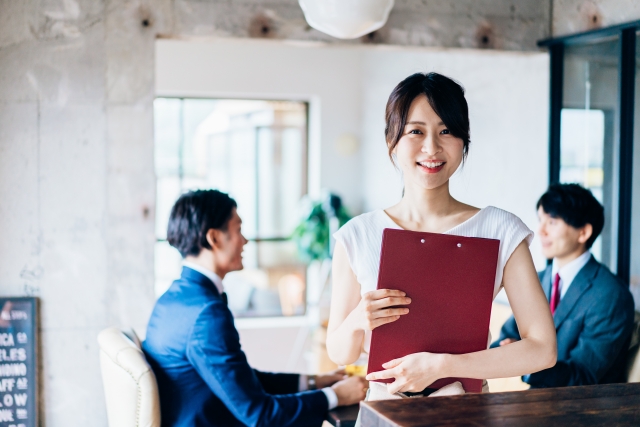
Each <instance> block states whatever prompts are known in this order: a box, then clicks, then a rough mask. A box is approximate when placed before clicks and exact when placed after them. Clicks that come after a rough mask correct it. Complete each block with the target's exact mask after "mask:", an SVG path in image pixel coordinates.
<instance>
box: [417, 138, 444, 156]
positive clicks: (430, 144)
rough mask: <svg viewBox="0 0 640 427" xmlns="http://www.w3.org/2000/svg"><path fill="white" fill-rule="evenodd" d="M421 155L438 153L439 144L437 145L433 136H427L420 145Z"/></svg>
mask: <svg viewBox="0 0 640 427" xmlns="http://www.w3.org/2000/svg"><path fill="white" fill-rule="evenodd" d="M421 151H422V152H423V153H426V154H436V153H439V152H440V144H439V143H438V138H436V137H435V136H433V135H427V136H426V137H425V139H424V142H423V143H422V150H421Z"/></svg>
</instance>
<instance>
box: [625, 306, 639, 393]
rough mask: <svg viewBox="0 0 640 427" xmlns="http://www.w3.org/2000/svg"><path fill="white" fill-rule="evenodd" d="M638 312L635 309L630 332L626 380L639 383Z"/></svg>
mask: <svg viewBox="0 0 640 427" xmlns="http://www.w3.org/2000/svg"><path fill="white" fill-rule="evenodd" d="M639 349H640V312H638V311H636V316H635V321H634V322H633V332H632V333H631V344H630V345H629V353H627V382H628V383H640V352H639V351H638V350H639Z"/></svg>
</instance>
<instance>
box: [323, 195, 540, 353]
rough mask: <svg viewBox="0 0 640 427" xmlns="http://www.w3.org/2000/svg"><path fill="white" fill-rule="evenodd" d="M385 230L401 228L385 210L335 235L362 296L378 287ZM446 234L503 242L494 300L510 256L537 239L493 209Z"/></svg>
mask: <svg viewBox="0 0 640 427" xmlns="http://www.w3.org/2000/svg"><path fill="white" fill-rule="evenodd" d="M385 228H395V229H401V227H400V226H398V224H396V223H395V222H394V221H393V220H392V219H391V217H389V215H387V213H386V212H385V211H384V210H382V209H379V210H375V211H373V212H369V213H365V214H362V215H359V216H357V217H355V218H353V219H352V220H350V221H349V222H347V223H346V224H345V225H343V226H342V227H341V228H340V230H338V231H337V232H336V233H334V237H335V239H336V241H337V242H340V243H341V244H342V245H343V246H344V248H345V249H346V252H347V257H348V258H349V265H350V266H351V270H353V273H354V274H355V276H356V278H357V280H358V283H359V284H360V293H361V294H364V293H366V292H370V291H374V290H375V289H376V287H377V285H378V269H379V264H380V250H381V248H382V232H383V230H384V229H385ZM443 234H452V235H456V236H464V237H483V238H486V239H497V240H500V251H499V254H498V266H497V270H496V281H495V285H494V288H493V297H494V298H495V297H496V295H497V294H498V292H499V291H500V288H501V287H502V275H503V272H504V267H505V265H506V264H507V261H508V260H509V257H511V254H512V253H513V251H514V250H515V249H516V247H518V245H519V244H520V243H521V242H522V241H523V240H525V239H526V241H527V244H531V240H532V239H533V231H531V230H530V229H529V228H528V227H527V226H526V225H525V224H524V223H523V222H522V220H520V218H518V217H517V216H515V215H513V214H512V213H509V212H507V211H503V210H502V209H498V208H496V207H493V206H487V207H486V208H484V209H481V210H480V211H479V212H478V213H476V214H475V215H474V216H472V217H471V218H469V219H468V220H466V221H464V222H463V223H461V224H459V225H457V226H455V227H453V228H452V229H450V230H448V231H446V232H444V233H443ZM367 335H369V334H367ZM369 340H370V336H367V337H366V338H365V349H367V350H368V348H369V345H368V344H369Z"/></svg>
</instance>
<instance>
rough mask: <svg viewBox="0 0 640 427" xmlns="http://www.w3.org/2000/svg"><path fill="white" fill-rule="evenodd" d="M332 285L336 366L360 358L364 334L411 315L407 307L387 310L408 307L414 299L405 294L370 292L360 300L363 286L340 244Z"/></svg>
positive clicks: (331, 346)
mask: <svg viewBox="0 0 640 427" xmlns="http://www.w3.org/2000/svg"><path fill="white" fill-rule="evenodd" d="M332 282H333V288H332V292H331V310H330V312H329V327H328V333H327V351H328V353H329V358H330V359H331V360H333V361H334V362H335V363H337V364H338V365H348V364H350V363H353V362H355V361H356V360H357V359H358V357H360V352H361V351H362V343H363V341H364V333H365V331H371V330H373V329H375V328H377V327H378V326H380V325H384V324H385V323H391V322H395V321H396V320H398V319H399V318H400V316H401V315H403V314H407V313H408V312H409V309H408V308H391V309H389V308H387V307H389V306H398V305H406V304H409V303H410V302H411V299H409V298H406V297H405V295H406V294H405V293H404V292H401V291H397V290H390V289H379V290H376V291H372V292H367V293H366V294H364V295H363V296H362V297H361V296H360V284H359V283H358V280H357V279H356V276H355V274H354V273H353V270H351V266H350V265H349V260H348V257H347V252H346V250H345V248H344V246H342V244H341V243H340V242H336V246H335V249H334V253H333V266H332Z"/></svg>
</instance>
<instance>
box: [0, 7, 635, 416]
mask: <svg viewBox="0 0 640 427" xmlns="http://www.w3.org/2000/svg"><path fill="white" fill-rule="evenodd" d="M638 19H640V3H638V2H637V1H635V0H584V1H583V0H545V1H540V0H500V1H493V0H452V1H429V2H426V1H413V0H396V2H395V5H394V6H393V9H392V10H391V13H390V15H389V19H388V21H387V23H386V24H385V25H384V26H382V27H381V28H379V29H378V30H376V31H374V32H370V33H367V34H365V35H364V36H361V37H356V38H354V39H350V40H342V39H337V38H334V37H332V36H329V35H327V34H325V33H322V32H320V31H318V30H316V29H314V28H312V27H311V26H309V25H308V24H307V22H306V21H305V17H304V15H303V13H302V10H301V8H300V6H299V4H298V2H297V1H295V0H272V1H259V0H242V1H229V0H211V1H206V2H205V1H199V0H146V1H142V0H134V1H123V0H101V1H95V0H48V1H44V2H43V1H35V0H0V196H1V200H2V201H1V202H0V235H1V236H2V239H0V294H1V295H2V296H37V297H39V298H40V302H41V312H40V314H41V320H40V322H41V325H40V329H41V339H42V344H41V353H40V360H41V365H42V366H41V367H42V371H41V372H42V375H41V377H42V387H43V393H42V411H43V412H42V416H43V419H44V420H46V424H47V425H51V426H63V425H65V426H66V425H92V426H101V425H106V416H105V409H104V397H103V391H102V381H101V379H100V371H99V362H98V347H97V342H96V335H97V333H98V332H99V331H100V330H102V329H103V328H105V327H107V326H111V325H114V326H119V327H133V328H134V329H135V330H136V332H138V333H139V335H141V336H142V337H144V332H145V328H146V323H147V321H148V317H149V315H150V313H151V309H152V307H153V304H154V302H155V300H156V299H157V298H158V297H159V296H160V295H161V294H162V293H163V292H164V291H165V290H166V289H167V287H168V286H169V285H170V284H171V282H172V280H174V279H175V278H176V277H177V276H178V275H179V271H180V257H179V254H178V253H177V252H176V251H175V250H174V249H172V248H171V247H170V246H169V245H168V244H167V243H166V240H165V239H166V225H167V220H168V216H169V212H170V209H171V206H172V204H173V203H174V201H175V200H176V199H177V197H178V196H179V195H180V194H181V193H183V192H185V191H188V190H192V189H198V188H216V189H220V190H222V191H225V192H228V193H229V194H230V195H231V196H232V197H233V198H235V199H236V200H237V202H238V213H239V214H240V216H241V217H242V219H243V231H244V233H245V235H246V237H247V238H248V239H249V244H247V246H246V249H245V254H244V257H245V267H246V268H245V270H244V271H242V272H237V273H232V274H230V275H229V276H228V277H227V278H226V279H225V288H226V290H227V292H228V293H229V303H230V308H231V309H232V311H233V312H234V315H235V316H236V326H237V327H238V329H239V332H240V336H241V341H242V345H243V348H244V350H245V352H246V353H247V357H248V359H249V362H250V364H251V365H252V366H254V367H255V368H258V369H263V370H277V371H298V372H309V373H311V372H321V371H326V370H329V369H332V368H333V367H334V365H332V363H331V362H330V361H329V360H328V358H327V357H326V351H325V349H324V340H325V333H326V332H325V331H326V320H327V318H328V304H329V299H330V294H331V281H330V255H331V247H332V240H331V237H330V236H331V234H332V232H333V231H335V230H336V229H337V228H338V227H339V226H340V225H341V224H344V222H346V221H347V220H348V219H349V218H351V217H353V216H356V215H358V214H360V213H363V212H367V211H370V210H373V209H378V208H385V207H388V206H390V205H392V204H394V203H395V202H396V201H397V200H398V199H399V198H400V196H401V176H400V175H399V173H398V172H397V171H396V170H395V169H394V168H393V166H392V164H391V162H390V161H389V158H388V156H387V150H386V146H385V141H384V133H383V132H384V107H385V104H386V101H387V97H388V96H389V93H390V92H391V90H392V89H393V87H394V86H395V85H396V84H397V83H398V82H399V81H400V80H402V79H403V78H404V77H406V76H408V75H409V74H411V73H414V72H428V71H436V72H440V73H442V74H445V75H447V76H450V77H452V78H454V79H456V80H457V81H459V82H460V83H461V84H462V85H463V86H464V87H465V89H466V95H467V100H468V103H469V107H470V119H471V146H470V153H469V158H468V162H467V163H466V164H465V165H464V167H463V168H461V169H460V170H459V171H458V172H457V173H456V175H455V176H454V178H453V179H452V193H453V195H454V196H455V197H457V198H459V199H460V200H463V201H464V202H466V203H469V204H472V205H475V206H478V207H484V206H487V205H493V206H497V207H499V208H502V209H506V210H508V211H511V212H513V213H515V214H516V215H518V216H519V217H520V218H522V220H523V221H524V222H525V223H526V224H527V225H528V226H529V227H530V228H531V229H533V230H536V228H537V218H536V210H535V204H536V201H537V199H538V198H539V196H540V195H541V194H542V193H543V192H544V190H545V189H546V187H547V185H548V183H549V180H550V179H553V177H554V176H557V177H556V178H555V179H559V180H560V181H563V182H578V183H581V184H582V185H585V186H587V187H588V188H590V189H591V190H592V191H593V192H594V194H595V195H596V197H597V198H598V199H599V200H600V201H601V202H602V203H603V204H604V205H605V208H606V216H607V224H606V227H605V230H604V232H603V234H602V236H601V237H600V238H599V239H598V241H597V242H596V244H595V246H594V248H593V252H594V255H595V256H596V257H597V258H598V259H599V260H601V261H602V262H603V263H605V264H606V265H608V266H609V267H610V268H611V269H612V271H614V272H618V273H619V274H620V275H622V276H625V275H626V276H625V277H626V278H627V280H630V281H631V285H632V292H633V293H634V296H635V298H636V302H637V304H638V302H640V246H639V245H638V243H637V242H638V241H640V185H637V183H640V178H638V174H640V137H639V136H638V135H640V106H637V104H638V102H637V100H639V99H640V78H639V77H638V76H640V73H638V72H637V69H638V67H637V64H640V60H637V59H636V58H640V43H635V39H634V43H635V44H634V48H633V49H631V50H630V49H629V48H628V46H629V43H630V42H629V40H631V39H632V38H634V37H635V38H637V37H638V36H637V33H636V31H637V30H636V29H635V27H629V28H631V30H625V31H626V32H624V31H623V30H622V29H621V30H615V28H617V27H616V26H617V25H619V24H623V23H626V22H630V21H633V20H638ZM607 28H614V30H612V31H611V32H606V33H597V32H596V33H594V34H595V35H593V36H590V37H583V38H569V39H563V37H565V36H569V35H572V34H577V33H583V32H587V31H592V30H599V29H607ZM625 28H627V27H625ZM629 31H631V32H629ZM623 33H624V34H626V35H624V36H623ZM625 37H626V38H625ZM623 39H624V40H626V41H624V40H623ZM541 40H552V42H548V43H546V44H545V43H542V44H541V45H538V42H539V41H541ZM558 46H560V47H561V48H559V47H558ZM625 49H626V50H625ZM629 64H631V66H629ZM629 76H631V80H630V81H631V82H636V83H635V88H634V89H633V90H632V91H628V90H626V89H625V88H628V87H629V86H628V85H629ZM625 85H626V86H625ZM631 87H633V85H632V86H631ZM621 94H625V95H621ZM621 96H622V97H621ZM621 99H622V101H621ZM622 102H627V104H625V105H627V107H624V111H623V110H622V109H621V106H622V105H623V104H622ZM629 103H630V104H631V105H632V106H633V105H636V108H635V112H634V110H633V108H632V109H631V113H632V114H631V116H628V112H629V108H628V105H629ZM625 114H626V115H625ZM628 123H631V127H630V129H631V133H629V127H628ZM634 123H635V124H636V125H637V126H636V129H635V130H634V128H633V124H634ZM629 146H633V147H634V148H635V150H632V151H631V153H632V155H629V151H625V150H626V148H624V147H629ZM621 171H622V172H621ZM554 174H555V175H554ZM625 177H626V178H625ZM629 182H633V183H636V186H635V188H634V187H631V186H629V187H627V186H626V185H627V184H628V183H629ZM621 211H622V212H623V213H624V212H628V213H629V216H628V217H624V215H623V216H621V215H620V212H621ZM620 218H628V220H625V221H623V222H620ZM621 236H622V240H621ZM625 239H626V240H625ZM531 251H532V254H533V256H534V261H535V263H536V267H537V268H538V269H542V268H544V266H545V265H546V260H545V259H544V258H543V257H542V255H541V253H540V247H539V241H538V240H537V239H535V240H534V242H533V244H532V245H531ZM625 263H626V264H625ZM509 315H510V309H509V306H508V300H507V298H506V296H505V295H503V294H501V295H499V296H498V298H497V299H496V302H495V303H494V307H493V313H492V324H491V329H492V333H493V335H494V336H497V331H498V330H499V327H500V326H501V325H502V323H503V322H504V320H505V319H506V318H507V317H508V316H509ZM523 387H524V384H522V383H521V382H520V380H519V379H518V378H514V379H506V380H498V381H495V382H493V383H492V384H491V388H492V391H498V390H516V389H520V388H523ZM96 420H97V421H96Z"/></svg>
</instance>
